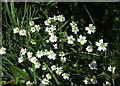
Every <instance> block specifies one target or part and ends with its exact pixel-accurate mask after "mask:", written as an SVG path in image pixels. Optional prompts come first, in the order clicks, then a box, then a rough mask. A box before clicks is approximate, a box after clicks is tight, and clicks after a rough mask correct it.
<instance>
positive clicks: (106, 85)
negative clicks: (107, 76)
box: [103, 81, 111, 86]
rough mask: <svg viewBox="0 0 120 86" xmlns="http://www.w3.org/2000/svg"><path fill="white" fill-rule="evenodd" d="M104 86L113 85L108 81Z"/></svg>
mask: <svg viewBox="0 0 120 86" xmlns="http://www.w3.org/2000/svg"><path fill="white" fill-rule="evenodd" d="M103 86H111V83H110V82H108V81H106V82H105V83H103Z"/></svg>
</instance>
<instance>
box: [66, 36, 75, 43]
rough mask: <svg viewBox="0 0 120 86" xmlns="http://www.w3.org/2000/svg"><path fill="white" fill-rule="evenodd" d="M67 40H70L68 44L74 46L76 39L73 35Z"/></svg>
mask: <svg viewBox="0 0 120 86" xmlns="http://www.w3.org/2000/svg"><path fill="white" fill-rule="evenodd" d="M67 39H68V44H73V41H75V38H73V36H72V35H70V36H68V37H67Z"/></svg>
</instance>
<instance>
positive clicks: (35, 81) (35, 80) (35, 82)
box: [33, 65, 37, 84]
mask: <svg viewBox="0 0 120 86" xmlns="http://www.w3.org/2000/svg"><path fill="white" fill-rule="evenodd" d="M35 71H36V69H35V67H34V65H33V76H34V84H37V79H36V75H35Z"/></svg>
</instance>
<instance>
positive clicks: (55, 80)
mask: <svg viewBox="0 0 120 86" xmlns="http://www.w3.org/2000/svg"><path fill="white" fill-rule="evenodd" d="M44 63H45V62H44ZM45 65H46V66H47V68H48V70H49V71H50V73H51V74H52V76H53V78H54V79H55V81H56V83H57V85H59V84H60V83H59V81H58V80H57V78H56V77H55V75H54V74H53V72H52V71H51V69H50V68H49V67H48V65H47V64H46V63H45Z"/></svg>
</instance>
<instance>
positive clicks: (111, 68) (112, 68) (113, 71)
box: [108, 65, 116, 73]
mask: <svg viewBox="0 0 120 86" xmlns="http://www.w3.org/2000/svg"><path fill="white" fill-rule="evenodd" d="M115 69H116V67H111V65H110V67H108V71H110V72H112V73H115Z"/></svg>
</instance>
